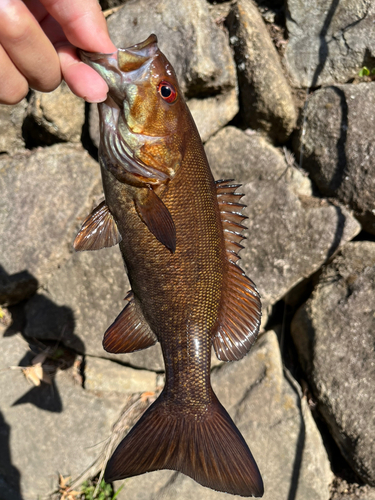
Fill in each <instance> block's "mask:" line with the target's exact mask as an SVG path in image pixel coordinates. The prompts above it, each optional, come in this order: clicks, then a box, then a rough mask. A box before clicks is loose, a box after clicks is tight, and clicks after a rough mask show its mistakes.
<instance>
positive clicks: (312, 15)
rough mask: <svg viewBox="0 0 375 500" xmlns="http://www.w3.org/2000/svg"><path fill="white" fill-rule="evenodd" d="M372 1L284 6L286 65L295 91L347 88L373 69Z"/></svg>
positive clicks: (291, 1)
mask: <svg viewBox="0 0 375 500" xmlns="http://www.w3.org/2000/svg"><path fill="white" fill-rule="evenodd" d="M374 20H375V5H374V2H372V1H371V0H340V1H338V0H335V1H332V2H326V1H325V0H315V1H314V2H311V1H310V0H303V1H301V0H288V1H287V18H286V27H287V30H288V34H289V42H288V45H287V47H286V53H285V60H286V64H287V66H288V68H289V71H290V74H291V76H292V78H293V80H294V83H295V85H296V86H297V87H317V86H320V85H330V84H333V83H345V82H347V81H348V80H349V79H350V78H352V77H354V76H356V75H357V74H358V71H359V70H360V68H361V67H362V66H364V65H365V66H368V67H369V68H370V69H372V68H373V67H374V54H375V24H374Z"/></svg>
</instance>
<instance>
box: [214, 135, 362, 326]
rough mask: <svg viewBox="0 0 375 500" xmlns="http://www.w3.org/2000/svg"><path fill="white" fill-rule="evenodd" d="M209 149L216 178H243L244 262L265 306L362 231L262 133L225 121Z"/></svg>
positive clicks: (346, 213)
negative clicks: (319, 193)
mask: <svg viewBox="0 0 375 500" xmlns="http://www.w3.org/2000/svg"><path fill="white" fill-rule="evenodd" d="M206 152H207V155H208V159H209V161H210V165H211V168H212V170H213V172H214V177H215V178H216V179H228V178H229V179H235V180H236V181H237V182H240V183H242V184H243V185H242V187H241V188H240V190H239V191H240V192H243V193H245V197H244V198H243V202H244V203H245V204H246V205H247V209H245V210H244V213H245V214H246V215H247V216H248V217H249V219H248V220H247V221H245V224H246V225H247V226H248V230H247V231H245V232H244V234H245V235H246V236H247V238H248V239H247V241H245V242H244V245H245V249H244V250H242V252H241V254H240V255H241V258H242V261H240V263H241V266H242V267H243V269H244V270H245V271H246V273H247V275H248V276H249V277H250V278H251V279H252V280H254V282H255V283H256V284H257V287H258V289H259V291H260V294H261V296H262V302H263V306H264V312H266V307H267V305H270V304H274V303H275V302H276V301H277V300H279V299H280V298H281V297H283V296H284V295H285V294H286V293H287V292H288V290H290V289H291V288H292V287H294V286H295V285H296V284H297V283H298V282H300V281H301V280H302V279H303V278H306V277H308V276H310V275H311V274H312V273H314V272H315V271H317V270H318V269H319V268H320V266H321V265H322V264H323V263H324V262H326V260H327V259H328V258H329V257H330V256H332V254H333V253H334V252H335V251H336V250H337V249H338V248H339V247H340V246H341V245H343V244H344V243H345V242H347V241H348V240H350V239H352V238H353V237H354V236H355V235H356V234H358V232H359V230H360V226H359V224H358V223H357V222H356V220H355V219H354V218H353V217H352V216H351V215H350V213H349V212H348V211H347V210H346V209H344V208H343V207H341V206H339V205H332V204H330V203H328V202H326V201H324V200H321V199H317V198H315V197H314V196H312V191H311V183H310V181H309V179H308V178H307V177H305V176H304V175H303V174H302V173H301V172H300V171H299V170H298V169H296V168H295V167H293V166H291V165H289V166H288V165H287V164H286V163H285V159H284V156H283V155H282V154H281V153H280V151H279V150H277V149H275V148H274V147H272V146H270V145H269V144H268V143H267V142H266V141H265V139H264V138H262V137H260V136H259V135H257V134H252V135H248V134H246V133H244V132H241V131H240V130H238V129H235V128H233V127H227V128H225V129H223V130H222V131H220V132H219V133H218V134H217V135H216V136H215V137H213V138H212V139H210V141H208V143H207V144H206ZM265 316H266V315H265Z"/></svg>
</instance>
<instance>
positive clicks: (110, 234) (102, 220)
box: [73, 201, 121, 251]
mask: <svg viewBox="0 0 375 500" xmlns="http://www.w3.org/2000/svg"><path fill="white" fill-rule="evenodd" d="M120 241H121V234H120V232H119V230H118V228H117V224H116V222H115V220H114V218H113V216H112V214H111V212H110V211H109V208H108V206H107V205H106V203H105V201H103V202H102V203H100V205H98V206H97V207H96V208H95V209H94V210H93V211H92V212H91V214H90V215H89V216H88V217H86V219H85V220H84V221H83V224H82V226H81V229H80V231H79V233H78V234H77V236H76V238H75V240H74V243H73V247H74V249H75V250H77V251H82V250H100V249H101V248H106V247H112V246H114V245H117V243H120Z"/></svg>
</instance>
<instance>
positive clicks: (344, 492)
mask: <svg viewBox="0 0 375 500" xmlns="http://www.w3.org/2000/svg"><path fill="white" fill-rule="evenodd" d="M331 490H332V495H331V498H330V500H375V488H371V487H370V486H368V485H367V484H366V485H361V486H360V485H359V484H356V483H348V482H347V481H345V480H344V479H341V478H335V480H334V481H333V484H332V487H331Z"/></svg>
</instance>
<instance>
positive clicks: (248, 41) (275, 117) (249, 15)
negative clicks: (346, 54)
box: [227, 0, 296, 143]
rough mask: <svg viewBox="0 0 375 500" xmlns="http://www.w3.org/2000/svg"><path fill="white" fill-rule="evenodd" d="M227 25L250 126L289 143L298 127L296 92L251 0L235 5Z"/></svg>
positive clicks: (241, 94) (245, 115)
mask: <svg viewBox="0 0 375 500" xmlns="http://www.w3.org/2000/svg"><path fill="white" fill-rule="evenodd" d="M227 24H228V27H229V34H230V37H231V38H230V41H231V43H232V46H233V49H234V54H235V59H236V64H237V75H238V83H239V87H240V100H241V112H242V114H243V117H244V120H245V123H246V125H247V126H249V127H250V128H252V129H254V130H259V131H261V132H263V133H266V134H268V135H269V136H270V137H271V138H272V139H273V140H275V141H277V142H281V143H282V142H285V141H286V140H287V138H288V136H289V135H290V134H291V132H292V131H293V129H294V127H295V124H296V110H295V108H294V104H293V99H292V93H291V91H290V88H289V85H288V83H287V81H286V78H285V77H284V74H283V69H282V67H281V63H280V59H279V56H278V54H277V51H276V48H275V47H274V45H273V43H272V41H271V38H270V36H269V34H268V31H267V29H266V27H265V25H264V22H263V19H262V17H261V15H260V13H259V11H258V9H257V7H256V6H255V5H254V4H253V2H252V1H251V0H239V1H238V2H236V3H235V4H234V5H233V6H232V10H231V12H230V14H229V17H228V20H227Z"/></svg>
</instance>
